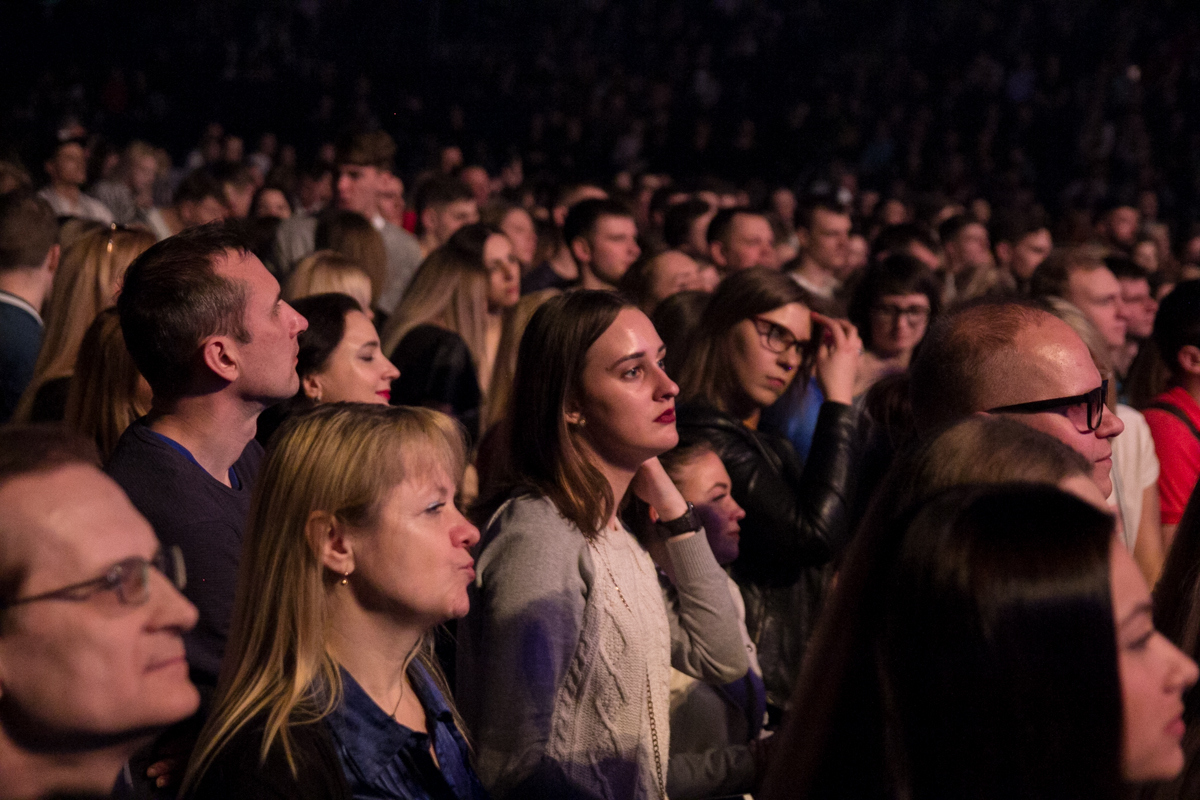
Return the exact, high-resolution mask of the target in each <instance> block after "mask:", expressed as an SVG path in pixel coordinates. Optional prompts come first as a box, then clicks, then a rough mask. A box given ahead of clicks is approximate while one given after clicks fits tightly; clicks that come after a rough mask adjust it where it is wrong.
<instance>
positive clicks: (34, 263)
mask: <svg viewBox="0 0 1200 800" xmlns="http://www.w3.org/2000/svg"><path fill="white" fill-rule="evenodd" d="M57 243H58V219H57V218H56V217H55V216H54V210H53V209H52V208H50V204H49V203H47V202H46V201H45V200H43V199H42V198H40V197H38V196H36V195H34V194H33V193H32V192H29V191H26V190H23V189H18V190H16V191H13V192H9V193H8V194H6V195H2V196H0V272H5V271H8V270H13V269H19V268H21V267H40V266H41V265H42V262H43V261H45V260H46V255H47V254H48V253H49V252H50V248H51V247H53V246H54V245H55V244H57Z"/></svg>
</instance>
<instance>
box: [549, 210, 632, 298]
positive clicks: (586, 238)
mask: <svg viewBox="0 0 1200 800" xmlns="http://www.w3.org/2000/svg"><path fill="white" fill-rule="evenodd" d="M562 233H563V240H564V241H565V242H566V243H567V248H568V249H569V250H570V253H571V255H572V256H573V257H574V259H575V263H576V265H577V266H578V269H579V283H578V285H579V287H580V288H582V289H615V288H617V284H619V283H620V282H621V278H623V277H624V276H625V272H626V270H628V269H629V268H630V267H631V266H632V265H633V262H635V261H637V259H638V256H639V255H641V252H642V250H641V247H639V246H638V242H637V235H638V230H637V224H636V223H635V222H634V221H633V212H632V211H630V210H629V208H628V206H626V205H624V204H623V203H621V202H620V201H618V200H607V199H599V198H592V199H588V200H581V201H580V202H578V203H576V204H575V205H573V206H571V210H570V211H569V212H568V213H567V218H566V221H565V222H564V223H563V228H562Z"/></svg>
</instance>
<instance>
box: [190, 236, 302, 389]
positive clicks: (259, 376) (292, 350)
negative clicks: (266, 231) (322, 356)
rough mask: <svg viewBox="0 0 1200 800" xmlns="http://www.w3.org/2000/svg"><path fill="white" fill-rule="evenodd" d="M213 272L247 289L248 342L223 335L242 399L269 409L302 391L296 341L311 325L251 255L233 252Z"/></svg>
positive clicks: (298, 347) (265, 269)
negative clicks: (247, 399) (298, 374)
mask: <svg viewBox="0 0 1200 800" xmlns="http://www.w3.org/2000/svg"><path fill="white" fill-rule="evenodd" d="M214 271H215V272H216V273H217V274H218V275H220V276H221V277H223V278H226V279H227V280H234V281H240V282H241V283H242V284H243V285H244V286H245V288H246V308H245V311H244V317H243V322H244V325H245V327H246V332H247V333H248V334H249V335H250V340H249V341H248V342H239V341H237V340H236V339H235V338H234V337H232V336H223V337H220V338H222V339H223V341H224V342H225V344H226V346H227V348H228V356H229V357H231V358H232V359H234V361H235V362H236V364H237V370H238V374H237V380H239V381H240V383H241V394H242V396H244V397H248V398H251V399H255V400H258V401H259V402H263V403H266V404H268V405H269V404H273V403H277V402H279V401H280V400H286V399H287V398H289V397H291V396H292V395H294V394H295V393H296V390H297V389H299V388H300V378H299V377H298V376H297V375H296V356H297V354H298V353H299V352H300V346H299V343H298V342H297V341H296V337H298V336H299V335H300V332H301V331H303V330H304V329H305V328H307V327H308V321H307V320H305V319H304V317H302V316H301V315H300V314H299V312H297V311H296V310H295V309H294V308H292V307H291V306H290V305H288V304H287V303H286V302H284V300H283V296H282V295H281V293H280V290H279V282H278V281H277V280H275V276H274V275H272V274H271V273H270V272H268V271H267V268H266V267H264V266H263V264H262V262H261V261H259V260H258V256H255V255H254V254H253V253H248V252H247V253H238V252H234V251H232V250H230V251H228V252H227V253H226V256H225V258H222V259H220V260H218V261H217V262H216V264H215V265H214ZM215 338H218V337H209V340H212V339H215Z"/></svg>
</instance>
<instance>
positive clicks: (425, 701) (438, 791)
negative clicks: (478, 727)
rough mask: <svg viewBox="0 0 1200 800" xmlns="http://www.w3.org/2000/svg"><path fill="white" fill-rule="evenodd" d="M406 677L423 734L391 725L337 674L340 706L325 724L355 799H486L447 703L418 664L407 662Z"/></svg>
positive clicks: (356, 687)
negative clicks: (420, 714) (340, 687)
mask: <svg viewBox="0 0 1200 800" xmlns="http://www.w3.org/2000/svg"><path fill="white" fill-rule="evenodd" d="M408 677H409V680H410V681H411V682H412V685H413V689H414V690H415V691H416V693H417V697H418V698H419V699H420V701H421V706H422V707H424V709H425V714H426V726H427V727H428V728H429V733H428V734H425V733H420V732H418V731H414V730H412V729H410V728H407V727H405V726H404V725H401V724H400V723H399V722H396V720H394V719H392V717H391V716H389V715H388V713H387V712H386V711H384V710H383V709H382V708H380V707H379V706H378V705H377V704H376V703H375V701H374V700H372V699H371V698H370V696H368V695H367V693H366V692H365V691H363V689H362V687H361V686H359V685H358V682H357V681H355V680H354V678H353V677H352V676H351V675H350V673H349V672H346V670H344V669H343V670H342V685H343V692H344V694H343V697H342V704H341V705H340V706H339V707H338V708H337V710H336V711H334V712H333V713H332V714H330V715H329V716H328V717H326V718H325V722H326V724H327V725H328V726H329V730H330V732H331V733H332V734H333V740H334V744H335V746H336V747H337V752H338V758H339V759H340V760H341V762H342V769H343V770H344V771H345V773H346V781H347V783H349V784H350V793H351V794H352V795H353V796H354V798H355V800H487V792H485V791H484V789H483V786H482V784H480V783H479V778H478V777H477V776H476V775H475V770H474V769H473V768H472V767H471V762H470V757H469V753H468V751H467V743H466V740H464V739H463V736H462V734H461V733H460V732H459V730H458V727H457V726H456V725H455V724H454V715H453V714H452V713H451V711H450V707H449V705H448V704H447V703H446V699H445V698H444V697H442V693H441V692H440V691H438V688H437V685H436V684H434V682H433V679H432V678H431V677H430V676H429V673H428V672H426V670H425V668H424V667H423V666H422V665H421V663H420V662H418V661H415V660H414V661H413V662H412V664H411V665H410V666H409V668H408ZM431 740H432V744H433V751H434V752H435V753H437V763H434V760H433V757H432V756H431V755H430V754H429V746H430V742H431ZM439 767H440V768H439Z"/></svg>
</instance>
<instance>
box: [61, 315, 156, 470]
mask: <svg viewBox="0 0 1200 800" xmlns="http://www.w3.org/2000/svg"><path fill="white" fill-rule="evenodd" d="M151 400H152V394H151V392H150V384H148V383H146V379H145V378H143V377H142V375H141V373H140V372H138V371H137V367H136V366H134V363H133V358H132V357H130V355H129V349H128V348H127V347H125V337H124V336H123V335H122V334H121V318H120V316H119V315H118V314H117V310H116V308H112V307H109V308H106V309H104V310H103V311H101V312H100V313H99V314H97V315H96V319H95V320H94V321H93V322H92V324H91V325H89V326H88V329H87V331H85V332H84V334H83V341H82V342H80V344H79V355H78V356H77V357H76V359H75V368H74V371H73V373H72V375H71V386H70V388H69V389H68V390H67V399H66V405H65V407H64V410H63V422H64V423H66V426H67V428H68V429H70V430H72V431H74V432H75V433H78V434H79V435H81V436H83V437H85V438H87V439H91V440H93V441H95V443H96V449H97V450H99V452H100V458H101V460H102V461H107V460H108V459H109V458H110V457H111V456H112V453H113V450H115V449H116V447H117V442H118V441H119V440H120V438H121V434H123V433H124V432H125V429H126V428H128V427H129V426H130V425H132V424H133V421H134V420H136V419H138V418H140V417H144V416H145V415H146V414H148V413H150V406H151Z"/></svg>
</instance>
